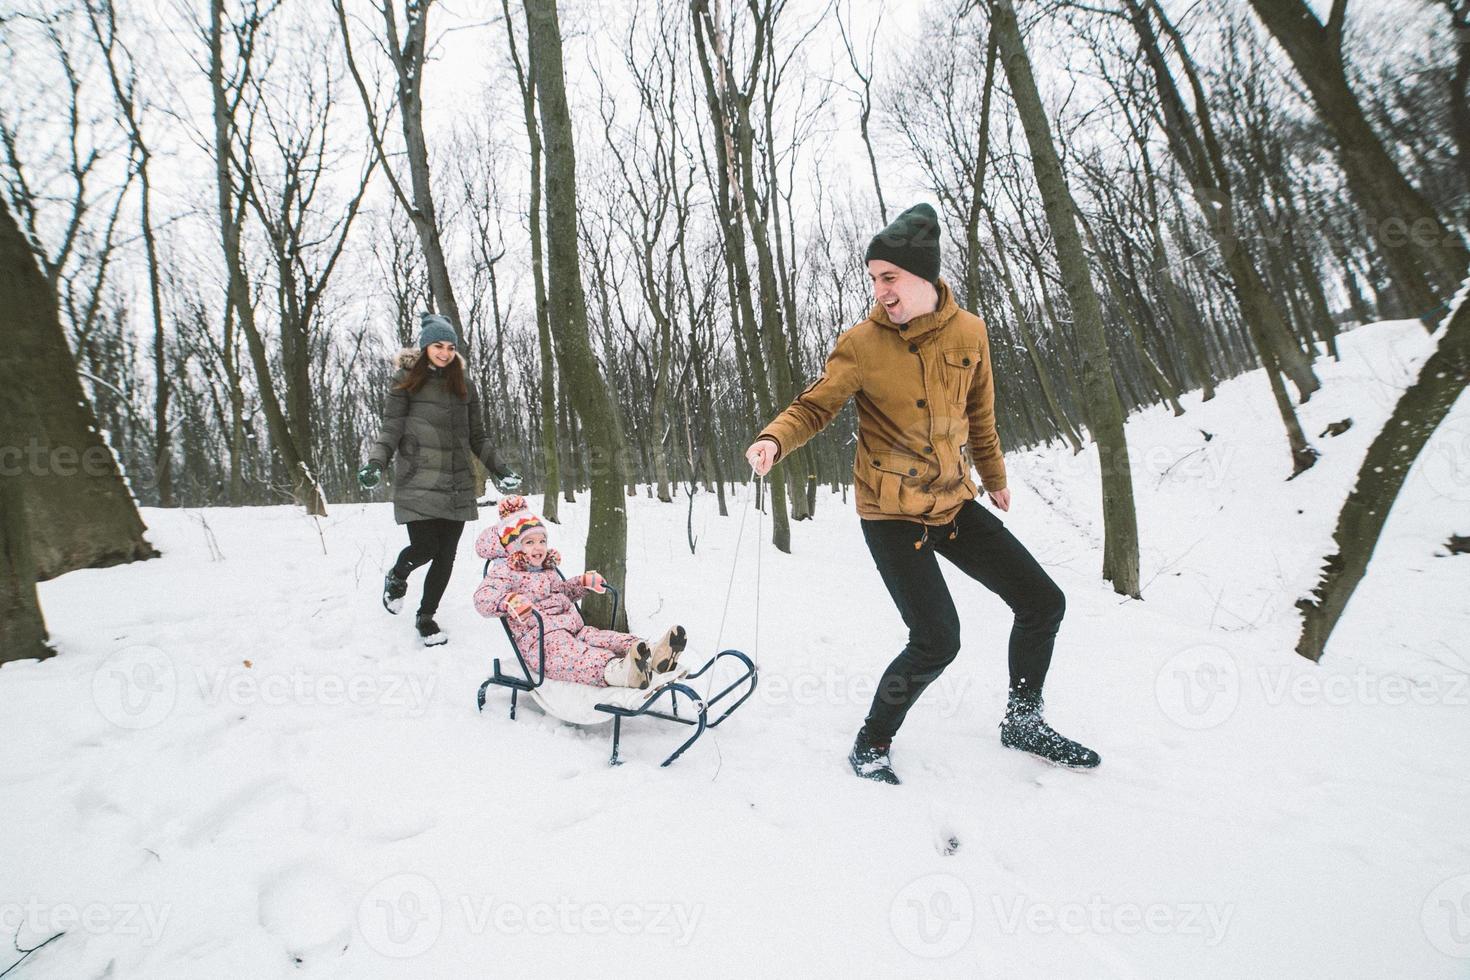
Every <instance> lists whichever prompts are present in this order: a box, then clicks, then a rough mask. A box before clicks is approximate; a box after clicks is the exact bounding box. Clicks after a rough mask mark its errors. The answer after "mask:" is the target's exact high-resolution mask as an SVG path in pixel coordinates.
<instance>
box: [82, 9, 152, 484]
mask: <svg viewBox="0 0 1470 980" xmlns="http://www.w3.org/2000/svg"><path fill="white" fill-rule="evenodd" d="M86 9H87V22H88V24H89V25H90V26H91V28H92V35H93V37H94V38H95V39H96V41H97V45H98V47H99V48H100V49H101V51H102V56H103V61H104V63H105V65H106V67H107V78H108V81H109V82H110V83H111V85H112V96H113V98H114V100H116V103H117V109H118V112H119V114H120V119H119V123H120V125H121V126H122V127H123V130H124V132H125V133H126V134H127V138H128V144H129V146H131V147H132V152H133V154H134V156H135V157H136V159H137V166H136V169H137V174H138V188H139V199H138V220H139V227H140V231H141V233H142V236H143V251H144V255H145V256H146V257H147V262H148V301H149V310H150V312H151V314H152V317H153V348H152V349H153V373H154V379H153V384H154V398H153V465H154V477H153V480H154V485H155V487H156V489H157V491H158V502H159V503H160V504H161V505H162V506H164V507H169V506H172V505H173V449H172V447H171V446H170V444H169V442H170V430H169V423H168V404H169V397H170V395H171V393H172V390H173V388H172V381H171V377H170V374H169V370H168V362H167V355H166V350H165V345H166V343H167V340H166V337H165V335H164V329H163V295H162V288H161V280H162V274H161V272H160V271H159V261H158V238H157V235H156V234H155V231H154V226H153V183H152V180H151V178H150V175H149V169H148V165H149V163H150V162H151V160H152V155H151V152H150V150H149V146H148V143H147V141H146V140H145V139H144V138H143V112H144V107H143V103H142V100H141V96H140V95H139V92H138V73H137V65H136V63H135V61H134V59H133V56H132V53H131V52H129V51H128V49H127V46H126V45H124V44H123V43H122V41H121V39H120V38H119V37H118V34H117V12H116V11H115V10H114V8H113V5H112V0H87V8H86Z"/></svg>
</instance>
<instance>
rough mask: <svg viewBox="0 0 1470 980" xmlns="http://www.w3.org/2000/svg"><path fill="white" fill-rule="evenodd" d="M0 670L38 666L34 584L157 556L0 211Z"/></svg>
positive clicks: (51, 311) (50, 310)
mask: <svg viewBox="0 0 1470 980" xmlns="http://www.w3.org/2000/svg"><path fill="white" fill-rule="evenodd" d="M0 331H3V336H4V337H5V339H6V342H5V343H4V344H3V345H0V399H3V403H0V404H3V408H4V411H3V412H0V469H3V471H0V483H3V484H4V485H5V486H4V490H3V491H0V494H3V497H0V504H3V506H4V513H3V514H0V612H3V613H4V615H0V662H3V661H5V660H11V659H17V658H25V657H35V656H43V655H45V652H44V641H45V627H44V624H43V622H42V620H41V615H40V610H39V607H38V606H37V604H36V599H35V583H36V582H37V581H45V580H46V579H50V578H55V577H56V576H58V575H61V574H63V573H65V572H69V571H72V570H74V569H78V568H100V567H105V566H108V565H118V564H124V563H127V562H133V561H138V560H140V559H144V558H152V557H154V556H155V555H157V552H156V551H154V550H153V547H152V546H151V545H150V544H149V543H148V542H147V541H146V540H145V539H144V537H143V532H144V530H145V528H144V526H143V521H142V519H141V518H140V517H139V516H138V508H137V506H136V505H135V504H134V502H133V498H132V496H131V495H130V494H129V493H128V488H127V486H126V484H124V483H123V479H122V473H121V472H120V471H119V469H118V466H117V460H116V458H115V457H114V456H113V454H112V451H111V449H110V448H109V447H108V446H107V444H106V443H104V442H103V441H102V437H101V436H100V435H99V434H98V430H97V420H96V417H95V416H94V415H93V414H92V409H91V405H90V403H89V402H88V401H87V398H86V395H84V394H83V392H82V386H81V382H80V380H79V379H78V377H77V371H76V362H75V361H74V360H73V359H72V355H71V350H70V348H69V347H68V345H67V342H66V335H65V333H64V332H63V331H62V329H61V321H60V318H59V316H58V313H57V308H56V301H55V298H54V297H53V295H52V293H51V288H50V285H49V284H48V283H47V281H46V278H45V275H44V274H43V273H42V272H41V270H40V269H39V268H38V267H37V265H36V262H35V257H34V253H33V252H32V250H31V247H30V246H29V245H28V244H27V242H26V240H25V237H24V236H23V235H22V234H21V231H20V228H19V226H18V225H17V224H16V222H15V218H14V217H13V216H12V215H11V213H10V208H9V206H8V205H7V204H6V203H5V202H4V201H0Z"/></svg>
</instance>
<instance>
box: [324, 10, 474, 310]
mask: <svg viewBox="0 0 1470 980" xmlns="http://www.w3.org/2000/svg"><path fill="white" fill-rule="evenodd" d="M397 2H398V0H375V5H376V6H377V8H378V12H379V14H381V15H382V18H383V29H382V34H381V35H378V36H377V42H378V44H379V45H380V46H381V47H382V49H383V50H384V51H386V52H387V53H388V58H389V60H390V61H391V62H392V65H393V79H394V90H393V91H394V99H395V101H396V102H397V109H398V122H399V125H400V126H401V128H402V130H403V141H404V146H405V148H406V150H407V153H406V155H407V157H408V175H409V185H410V186H409V190H405V189H404V187H403V184H402V182H401V181H400V180H399V178H398V175H397V173H396V172H395V171H394V169H393V164H392V161H391V160H390V159H389V156H390V154H389V153H388V150H387V149H386V147H385V146H384V144H383V139H382V137H381V136H380V135H379V131H380V128H381V126H380V123H379V109H378V106H377V103H376V101H375V99H374V98H373V94H372V93H371V92H369V91H368V85H367V82H366V81H365V80H364V78H363V75H362V71H361V68H360V66H359V65H358V63H357V59H356V57H355V56H354V54H353V47H352V32H351V30H350V29H349V27H348V24H347V11H346V8H345V5H344V3H343V0H332V7H333V9H335V10H336V12H337V24H338V27H339V28H340V29H341V31H342V47H343V50H344V51H345V52H346V54H347V68H348V71H349V72H350V73H351V75H352V80H353V81H354V82H355V83H356V85H357V91H358V95H359V96H361V98H362V105H363V108H364V109H365V110H366V111H367V117H368V130H369V132H370V133H371V134H372V137H373V149H374V150H375V151H376V153H377V155H378V160H379V161H380V162H381V164H382V166H383V172H384V173H385V174H386V175H387V176H388V183H389V185H390V186H391V187H392V188H393V196H394V198H395V199H396V200H397V201H398V205H399V206H400V207H401V208H403V211H404V213H405V214H407V215H408V217H409V220H410V221H412V222H413V228H414V231H415V232H417V233H418V236H419V245H420V247H421V248H422V249H423V250H424V259H425V261H426V262H427V263H428V269H429V286H430V288H431V289H432V290H433V294H434V302H435V304H436V305H437V306H438V309H439V312H440V313H443V314H444V315H445V316H447V317H448V318H449V320H450V322H451V323H453V324H455V325H456V327H459V326H461V325H462V321H461V320H460V317H459V304H458V303H457V302H456V301H455V298H454V284H453V282H452V280H451V279H450V277H449V263H448V261H447V260H446V258H445V256H444V244H443V241H442V237H441V235H442V229H441V228H440V227H439V219H438V215H437V212H436V211H435V209H434V191H433V186H432V181H431V171H430V169H429V145H428V141H427V139H426V138H425V136H424V98H423V88H424V67H425V58H426V55H427V45H428V35H429V10H430V9H431V8H432V7H433V5H434V0H403V33H402V35H401V36H400V34H399V29H398V20H399V15H398V13H397V10H396V5H397ZM462 332H463V331H461V333H462Z"/></svg>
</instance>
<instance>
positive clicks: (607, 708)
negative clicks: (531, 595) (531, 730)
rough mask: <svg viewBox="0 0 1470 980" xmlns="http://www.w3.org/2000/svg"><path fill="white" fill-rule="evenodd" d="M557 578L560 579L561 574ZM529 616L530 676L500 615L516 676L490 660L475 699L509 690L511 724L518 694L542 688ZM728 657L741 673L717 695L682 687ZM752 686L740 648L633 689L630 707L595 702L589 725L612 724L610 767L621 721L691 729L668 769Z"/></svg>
mask: <svg viewBox="0 0 1470 980" xmlns="http://www.w3.org/2000/svg"><path fill="white" fill-rule="evenodd" d="M489 567H490V563H489V562H488V561H487V562H486V563H485V568H486V570H487V571H488V569H489ZM556 572H557V574H558V575H561V570H560V569H557V570H556ZM562 577H563V578H565V576H562ZM607 590H608V591H609V592H611V593H612V597H613V615H612V618H613V621H614V622H616V621H617V618H618V607H619V605H620V604H621V601H622V595H621V593H619V592H618V590H617V589H616V588H614V587H613V586H611V585H609V586H607ZM531 615H532V616H534V617H536V650H537V663H536V670H535V671H534V672H532V670H531V666H530V664H528V663H526V658H525V656H524V655H523V654H522V653H521V650H520V647H518V646H517V645H516V642H515V636H514V634H512V633H511V629H510V622H509V621H508V620H507V619H506V618H505V617H501V620H500V625H501V627H502V628H503V629H504V630H505V637H506V639H507V640H508V641H509V642H510V648H511V650H512V651H514V652H515V656H516V663H517V664H518V665H519V666H520V673H519V676H518V675H517V674H515V673H507V672H505V671H503V670H501V668H500V658H499V657H496V658H495V660H494V661H493V662H492V671H493V672H492V673H491V675H490V676H489V677H487V678H486V679H485V682H484V683H483V684H481V685H480V691H479V694H478V695H477V697H476V704H477V706H478V710H480V711H484V710H485V692H486V691H487V690H488V689H489V688H490V686H491V685H492V684H493V685H495V686H496V687H503V688H506V689H508V690H509V691H510V717H511V720H512V721H514V720H515V717H516V707H517V702H518V700H519V698H520V695H521V694H522V692H524V693H527V694H533V695H539V693H540V689H541V686H542V685H543V684H544V683H545V682H546V623H545V621H544V620H543V619H542V618H541V613H539V612H537V611H536V610H535V609H532V610H531ZM727 658H729V660H733V661H734V662H735V664H737V665H738V666H739V667H740V673H739V675H738V676H737V677H736V678H735V679H734V680H733V681H731V682H730V683H729V684H727V685H726V686H725V687H723V688H721V689H720V691H719V692H718V693H716V694H714V695H712V696H710V697H709V698H704V697H701V696H700V694H699V693H698V692H697V691H695V690H694V688H693V687H691V686H690V685H689V684H688V683H686V682H688V681H693V680H697V679H699V678H700V677H703V676H704V675H705V674H707V673H709V672H710V671H712V670H714V668H715V665H716V664H718V663H719V662H720V661H721V660H726V659H727ZM727 662H728V661H727ZM755 685H756V669H755V663H754V662H753V661H751V659H750V658H749V657H747V656H746V655H745V654H744V653H741V652H740V651H739V650H721V651H720V652H719V653H717V654H715V655H714V656H713V657H711V658H709V660H707V661H705V663H704V665H703V666H701V667H700V668H699V669H698V670H696V671H694V672H693V673H687V674H681V675H678V676H676V677H674V678H672V679H669V680H665V681H664V682H662V683H660V684H658V685H656V686H655V687H652V688H649V689H648V690H646V691H638V692H637V693H638V694H640V695H642V697H641V699H640V701H639V702H638V703H637V704H636V705H634V706H629V705H626V704H616V703H609V702H599V703H597V704H596V705H594V707H595V709H596V710H597V711H599V712H601V713H602V714H603V715H604V716H605V717H602V718H601V719H599V720H598V721H594V722H592V723H593V724H600V723H602V722H606V721H608V720H609V719H610V720H611V721H612V723H613V735H612V758H611V759H610V760H609V764H610V765H614V766H617V765H622V759H620V758H619V756H618V750H619V747H620V745H621V742H622V735H623V719H624V718H640V717H644V718H654V719H657V720H659V721H664V722H672V723H673V724H677V725H684V726H686V727H691V728H693V729H694V732H693V734H691V735H690V736H689V737H688V738H687V739H685V740H684V741H683V742H682V743H680V745H679V747H678V748H676V749H674V751H673V752H672V753H671V754H670V755H669V757H668V758H667V759H665V760H664V761H663V762H662V763H660V765H661V766H668V765H670V764H672V763H673V761H674V760H675V759H677V758H679V756H681V755H683V754H684V752H685V750H687V749H688V748H689V746H691V745H693V744H694V743H695V742H696V741H698V740H699V737H700V736H701V735H703V734H704V733H705V731H706V730H707V729H710V728H714V727H716V726H718V725H719V724H720V723H721V722H722V721H724V720H725V719H726V718H728V717H730V715H732V714H733V713H734V712H735V709H736V708H738V707H740V706H741V705H742V704H744V703H745V702H746V700H747V699H748V698H749V697H750V696H751V695H752V694H754V693H755ZM611 690H629V691H633V690H636V689H633V688H628V689H619V688H613V689H611ZM731 697H734V700H733V701H732V702H730V703H729V705H728V707H724V709H723V710H721V711H719V713H718V714H716V715H715V716H714V717H713V718H711V717H710V711H711V709H719V708H720V707H721V706H722V705H723V704H724V703H725V702H726V701H727V699H729V698H731ZM681 698H682V699H683V705H682V708H683V712H682V713H681V704H680V699H681ZM537 701H538V702H539V703H540V704H541V707H542V709H543V710H545V711H546V713H547V714H549V715H552V716H553V717H558V718H561V716H560V715H558V714H557V712H556V710H555V707H554V706H551V705H548V704H547V701H546V699H545V698H544V697H543V696H537ZM561 720H563V721H570V719H567V718H561Z"/></svg>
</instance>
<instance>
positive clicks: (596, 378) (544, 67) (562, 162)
mask: <svg viewBox="0 0 1470 980" xmlns="http://www.w3.org/2000/svg"><path fill="white" fill-rule="evenodd" d="M525 9H526V23H527V25H528V28H529V31H528V46H529V50H530V62H531V64H532V65H533V66H534V68H535V72H536V74H535V86H536V94H537V102H538V105H539V108H540V115H541V132H542V134H543V136H544V138H545V141H546V210H547V214H546V226H547V227H546V237H547V253H548V258H549V262H548V272H549V273H550V283H549V288H548V292H547V296H548V299H549V301H550V309H551V311H552V313H553V317H552V322H553V324H554V329H553V334H552V335H553V339H554V340H555V342H556V352H557V359H558V361H559V362H560V363H561V365H562V369H563V370H564V371H565V372H566V374H567V380H568V386H567V392H568V395H569V398H570V399H571V401H572V402H573V403H574V404H575V406H576V409H577V415H578V416H579V417H580V418H581V420H582V426H583V431H584V432H585V433H586V437H587V443H588V447H589V449H590V450H591V451H592V453H593V454H594V459H593V461H592V466H591V477H592V506H591V515H590V518H589V521H588V528H587V564H588V565H589V566H591V567H593V568H596V569H597V570H598V571H600V572H601V573H602V574H603V575H605V576H606V577H607V578H609V579H611V580H613V581H622V580H623V578H624V573H625V571H626V565H627V542H628V518H627V512H626V510H625V506H626V505H625V504H624V502H623V501H624V498H623V486H624V484H625V483H626V482H627V479H626V469H625V466H624V462H623V448H624V442H623V433H622V428H621V426H620V425H619V422H618V414H617V409H616V407H615V406H614V405H613V403H612V400H611V399H610V398H609V396H608V391H607V383H606V380H605V378H604V376H603V375H602V373H601V372H600V371H599V370H598V366H597V361H596V358H595V357H594V356H593V354H592V346H591V342H590V338H589V336H588V326H587V299H586V295H585V294H584V292H583V289H582V273H581V267H580V264H579V262H578V257H577V244H578V235H577V162H576V150H575V147H574V144H573V140H572V120H571V113H570V111H569V110H568V108H567V95H566V75H565V72H564V70H563V68H562V40H561V25H560V22H559V19H558V17H557V12H556V0H525ZM592 611H593V612H594V614H596V615H600V616H601V618H602V621H603V622H604V623H607V622H608V620H609V619H610V618H611V617H610V615H609V611H608V609H607V608H606V607H605V606H600V607H599V606H594V609H593V610H592ZM619 620H620V621H625V620H626V615H625V613H623V612H621V611H620V614H619ZM609 625H612V626H613V628H618V627H617V625H616V624H609Z"/></svg>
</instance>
